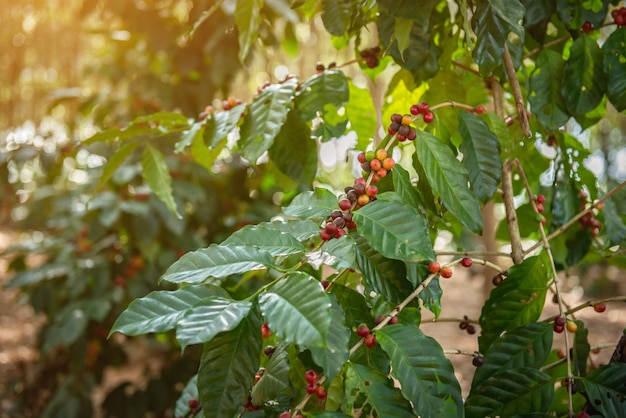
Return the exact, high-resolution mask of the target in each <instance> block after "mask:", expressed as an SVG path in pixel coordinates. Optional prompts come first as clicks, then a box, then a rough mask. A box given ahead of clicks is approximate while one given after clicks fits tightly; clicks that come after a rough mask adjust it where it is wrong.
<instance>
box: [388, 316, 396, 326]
mask: <svg viewBox="0 0 626 418" xmlns="http://www.w3.org/2000/svg"><path fill="white" fill-rule="evenodd" d="M397 323H398V317H397V316H394V317H392V318H391V319H390V320H389V322H387V324H388V325H394V324H397Z"/></svg>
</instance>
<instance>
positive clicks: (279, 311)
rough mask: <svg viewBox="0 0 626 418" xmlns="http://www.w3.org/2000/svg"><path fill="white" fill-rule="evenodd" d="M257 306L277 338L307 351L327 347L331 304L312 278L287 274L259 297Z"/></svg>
mask: <svg viewBox="0 0 626 418" xmlns="http://www.w3.org/2000/svg"><path fill="white" fill-rule="evenodd" d="M259 305H260V306H261V312H263V317H264V318H265V321H266V322H267V325H268V326H269V328H270V329H271V330H272V332H274V333H275V334H276V335H278V336H279V337H280V338H282V339H284V340H285V341H287V342H289V343H293V344H300V345H302V346H304V347H307V348H310V347H326V335H327V333H328V329H329V327H330V325H331V317H330V315H328V309H329V308H330V307H331V304H330V300H329V299H328V295H327V294H326V292H324V289H323V288H322V285H321V284H320V282H318V281H317V280H315V279H314V278H313V277H311V276H309V275H308V274H305V273H302V272H294V273H290V274H287V275H286V276H285V277H283V278H282V279H281V280H279V281H278V282H276V283H275V284H274V285H272V286H271V287H270V288H269V289H268V290H267V291H266V292H263V293H261V294H260V295H259Z"/></svg>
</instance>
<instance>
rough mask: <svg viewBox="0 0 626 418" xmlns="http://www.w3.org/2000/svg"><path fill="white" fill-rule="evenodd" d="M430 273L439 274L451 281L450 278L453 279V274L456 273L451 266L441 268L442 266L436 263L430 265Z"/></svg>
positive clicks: (432, 262)
mask: <svg viewBox="0 0 626 418" xmlns="http://www.w3.org/2000/svg"><path fill="white" fill-rule="evenodd" d="M470 260H471V258H470ZM428 271H429V272H430V273H431V274H437V273H439V275H440V276H441V277H443V278H444V279H449V278H450V277H452V274H453V273H454V271H453V270H452V267H449V266H444V267H441V265H440V264H439V263H438V262H436V261H431V262H430V263H428Z"/></svg>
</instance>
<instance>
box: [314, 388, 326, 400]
mask: <svg viewBox="0 0 626 418" xmlns="http://www.w3.org/2000/svg"><path fill="white" fill-rule="evenodd" d="M315 395H317V397H318V398H319V399H326V397H327V396H328V393H326V389H324V386H318V387H317V390H316V391H315Z"/></svg>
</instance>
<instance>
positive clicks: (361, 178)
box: [354, 177, 367, 186]
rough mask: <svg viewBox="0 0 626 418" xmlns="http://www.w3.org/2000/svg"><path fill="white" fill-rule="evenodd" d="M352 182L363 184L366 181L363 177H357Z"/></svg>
mask: <svg viewBox="0 0 626 418" xmlns="http://www.w3.org/2000/svg"><path fill="white" fill-rule="evenodd" d="M354 184H362V185H364V186H365V185H366V184H367V181H366V180H365V179H364V178H363V177H359V178H358V179H356V180H354Z"/></svg>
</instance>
